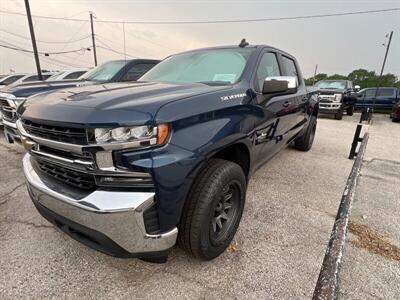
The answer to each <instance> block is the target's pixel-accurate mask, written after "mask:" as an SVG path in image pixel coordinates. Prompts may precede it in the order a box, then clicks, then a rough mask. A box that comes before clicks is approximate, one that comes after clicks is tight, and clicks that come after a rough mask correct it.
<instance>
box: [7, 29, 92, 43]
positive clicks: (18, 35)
mask: <svg viewBox="0 0 400 300" xmlns="http://www.w3.org/2000/svg"><path fill="white" fill-rule="evenodd" d="M0 31H3V32H5V33H8V34H10V35H13V36H16V37H19V38H22V39H25V40H31V38H30V37H27V36H24V35H21V34H17V33H14V32H11V31H8V30H5V29H0ZM89 37H90V35H86V36H84V37H81V38H78V39H75V40H69V41H43V40H36V41H37V42H39V43H43V44H66V43H75V42H80V41H83V40H86V39H87V38H89Z"/></svg>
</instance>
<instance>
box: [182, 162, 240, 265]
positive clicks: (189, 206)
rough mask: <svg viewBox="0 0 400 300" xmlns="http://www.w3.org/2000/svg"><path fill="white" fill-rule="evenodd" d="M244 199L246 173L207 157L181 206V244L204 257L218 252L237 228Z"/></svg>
mask: <svg viewBox="0 0 400 300" xmlns="http://www.w3.org/2000/svg"><path fill="white" fill-rule="evenodd" d="M245 199H246V177H245V175H244V173H243V171H242V168H241V167H240V166H239V165H237V164H235V163H233V162H230V161H226V160H222V159H211V160H209V161H208V162H207V163H206V166H205V167H204V168H203V170H202V171H201V172H200V175H199V176H198V177H197V179H196V181H195V183H194V185H193V187H192V189H191V192H190V194H189V196H188V199H187V200H186V203H185V206H184V208H183V214H182V218H181V222H180V225H179V238H178V242H179V244H180V246H181V247H182V248H183V249H185V250H186V251H187V252H189V253H191V254H193V255H194V256H195V257H197V258H200V259H203V260H211V259H213V258H215V257H217V256H219V255H220V254H221V253H223V252H224V251H225V249H226V248H227V247H228V246H229V244H230V243H231V241H232V239H233V237H234V235H235V233H236V231H237V228H238V226H239V223H240V219H241V217H242V212H243V208H244V202H245Z"/></svg>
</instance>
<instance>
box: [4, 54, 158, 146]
mask: <svg viewBox="0 0 400 300" xmlns="http://www.w3.org/2000/svg"><path fill="white" fill-rule="evenodd" d="M158 62H159V61H158V60H153V59H132V60H128V61H125V60H114V61H109V62H106V63H104V64H102V65H100V66H98V67H96V68H94V69H93V70H91V71H89V72H87V73H86V74H84V75H83V77H81V78H79V79H78V80H60V81H44V82H42V81H39V82H35V83H25V84H19V85H16V86H8V87H5V88H3V89H1V90H0V117H2V123H3V125H4V135H5V138H6V141H7V142H9V143H13V142H14V141H17V142H19V141H20V137H19V133H18V130H17V125H16V120H17V115H16V108H17V107H18V106H19V105H20V104H21V103H22V102H23V101H24V100H25V99H27V98H28V97H30V96H32V95H35V94H38V93H43V92H46V91H54V90H60V89H64V88H70V87H76V86H82V85H92V84H102V83H107V82H124V81H135V80H137V79H138V78H140V77H141V76H142V75H143V74H144V73H146V72H147V71H148V70H150V69H151V68H152V67H154V66H155V65H156V64H157V63H158ZM0 121H1V120H0Z"/></svg>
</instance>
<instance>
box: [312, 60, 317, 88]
mask: <svg viewBox="0 0 400 300" xmlns="http://www.w3.org/2000/svg"><path fill="white" fill-rule="evenodd" d="M317 70H318V64H316V65H315V70H314V77H313V82H312V84H313V85H314V84H315V76H317Z"/></svg>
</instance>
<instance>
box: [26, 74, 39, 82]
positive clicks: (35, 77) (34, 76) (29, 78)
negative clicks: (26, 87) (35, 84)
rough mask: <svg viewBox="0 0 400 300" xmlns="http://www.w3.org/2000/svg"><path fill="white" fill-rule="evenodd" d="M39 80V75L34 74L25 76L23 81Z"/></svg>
mask: <svg viewBox="0 0 400 300" xmlns="http://www.w3.org/2000/svg"><path fill="white" fill-rule="evenodd" d="M37 80H39V77H38V76H37V75H33V76H29V77H27V78H25V79H24V80H23V81H24V82H28V81H37Z"/></svg>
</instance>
